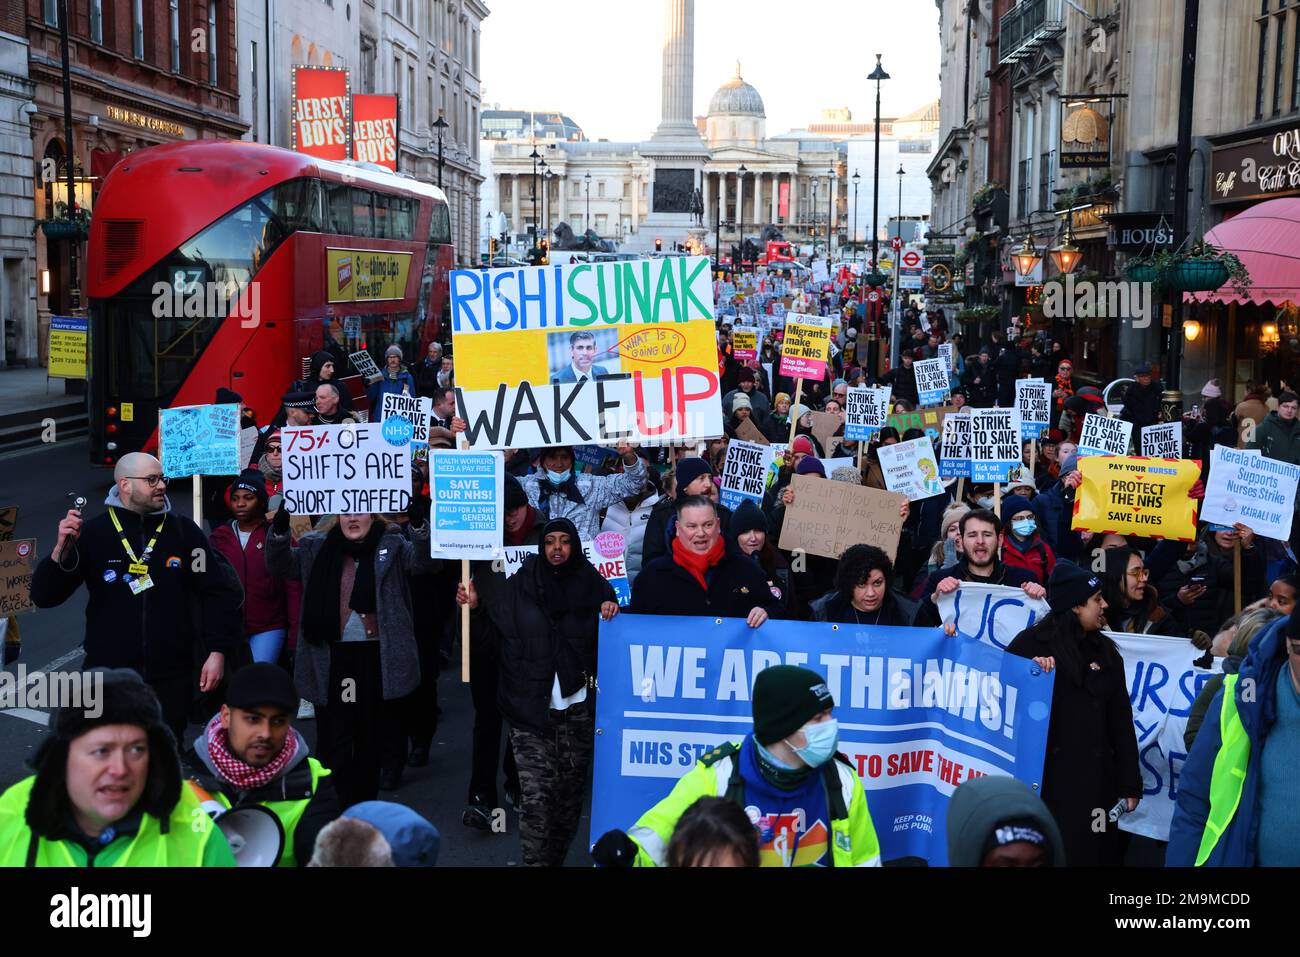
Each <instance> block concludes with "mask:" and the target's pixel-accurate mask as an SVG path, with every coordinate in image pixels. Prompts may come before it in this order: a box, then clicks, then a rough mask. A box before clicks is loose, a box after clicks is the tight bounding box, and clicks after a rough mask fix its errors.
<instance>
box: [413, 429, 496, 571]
mask: <svg viewBox="0 0 1300 957" xmlns="http://www.w3.org/2000/svg"><path fill="white" fill-rule="evenodd" d="M504 489H505V458H504V457H503V456H502V455H501V453H500V452H465V451H459V450H434V451H433V452H431V453H430V455H429V494H430V497H431V499H432V508H431V512H430V518H429V521H430V524H431V525H432V529H431V531H430V533H429V544H430V548H431V549H432V554H433V557H434V558H470V559H474V558H488V557H491V556H492V555H495V554H496V553H497V552H498V551H500V550H501V538H502V529H503V527H504V522H503V520H502V518H503V515H502V513H503V511H504V501H505V493H504Z"/></svg>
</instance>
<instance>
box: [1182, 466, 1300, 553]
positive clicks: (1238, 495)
mask: <svg viewBox="0 0 1300 957" xmlns="http://www.w3.org/2000/svg"><path fill="white" fill-rule="evenodd" d="M1297 483H1300V466H1296V465H1288V464H1287V463H1285V462H1279V461H1277V460H1276V459H1270V458H1266V457H1265V456H1264V455H1263V454H1262V453H1260V451H1259V450H1258V449H1252V450H1238V449H1230V448H1225V447H1224V446H1222V445H1216V446H1215V447H1214V448H1213V449H1212V450H1211V451H1210V478H1209V481H1207V482H1206V483H1205V501H1204V503H1203V504H1202V505H1201V521H1203V522H1211V523H1213V524H1215V525H1226V526H1229V527H1231V526H1232V525H1235V524H1236V523H1238V522H1240V523H1241V524H1243V525H1245V526H1247V527H1248V528H1250V530H1251V531H1253V532H1254V533H1255V534H1256V535H1259V536H1262V537H1264V538H1275V539H1278V540H1279V541H1283V542H1285V541H1287V540H1289V539H1290V538H1291V519H1292V516H1293V515H1294V510H1295V496H1296V485H1297Z"/></svg>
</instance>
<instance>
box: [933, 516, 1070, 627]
mask: <svg viewBox="0 0 1300 957" xmlns="http://www.w3.org/2000/svg"><path fill="white" fill-rule="evenodd" d="M958 527H959V528H960V530H961V547H962V558H960V559H959V560H958V561H957V563H956V564H955V565H950V566H949V567H947V568H941V569H939V570H938V571H937V572H934V573H933V574H932V575H930V577H929V578H927V579H926V580H925V584H924V585H922V586H921V590H920V593H921V594H922V595H924V596H926V598H925V600H923V601H922V602H921V605H920V607H919V608H918V609H917V613H916V622H915V624H917V625H920V626H927V625H938V624H943V623H944V622H943V621H942V619H941V617H940V615H939V608H938V606H937V604H936V602H937V601H938V597H939V595H947V594H951V593H952V592H954V591H956V590H957V589H958V588H960V587H961V584H962V582H985V583H987V584H990V585H1013V586H1014V585H1019V586H1020V588H1021V589H1023V591H1024V593H1025V594H1026V595H1028V596H1029V597H1030V598H1042V597H1043V596H1044V595H1045V594H1046V590H1045V589H1044V588H1043V586H1042V585H1041V584H1039V583H1038V582H1036V581H1035V580H1034V576H1033V575H1032V574H1030V573H1029V572H1027V571H1025V570H1024V569H1023V568H1010V567H1008V566H1006V565H1004V564H1003V563H1002V562H1001V561H1000V560H999V559H998V535H999V533H1000V532H1001V531H1002V523H1001V522H1000V521H999V520H998V517H997V516H996V515H994V514H993V513H992V512H990V511H987V510H984V509H978V510H976V511H972V512H968V513H967V514H966V515H964V516H962V518H961V521H960V523H959V525H958ZM947 624H951V622H949V623H947ZM952 633H953V634H955V633H956V632H955V631H953V632H952Z"/></svg>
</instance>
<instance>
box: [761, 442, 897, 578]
mask: <svg viewBox="0 0 1300 957" xmlns="http://www.w3.org/2000/svg"><path fill="white" fill-rule="evenodd" d="M846 461H847V460H846ZM791 488H793V489H794V504H793V505H790V506H787V507H786V510H785V524H784V525H783V526H782V529H781V541H780V547H781V548H782V549H784V550H786V551H794V550H795V549H802V550H803V551H805V552H808V553H809V554H810V555H820V556H822V557H823V558H839V557H840V555H842V554H844V549H846V548H848V547H849V546H850V545H857V544H865V545H875V546H877V547H878V548H881V549H883V550H884V552H885V554H887V555H888V556H889V558H890V560H891V561H892V560H893V559H894V556H895V555H896V554H897V552H898V537H899V535H900V534H902V531H903V520H902V519H901V518H899V517H898V509H899V506H900V505H901V504H902V503H903V502H904V501H905V500H906V499H907V496H906V495H899V494H898V493H896V492H882V491H880V489H874V488H867V487H866V486H865V485H850V484H848V483H847V482H832V481H831V480H829V479H824V478H819V477H818V476H816V475H796V476H794V478H793V479H791Z"/></svg>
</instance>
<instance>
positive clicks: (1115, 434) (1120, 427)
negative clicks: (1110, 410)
mask: <svg viewBox="0 0 1300 957" xmlns="http://www.w3.org/2000/svg"><path fill="white" fill-rule="evenodd" d="M1132 438H1133V423H1132V422H1126V421H1125V420H1124V419H1111V418H1107V417H1106V416H1104V415H1097V414H1096V413H1095V412H1089V413H1088V414H1087V415H1085V416H1084V417H1083V431H1082V432H1081V433H1079V454H1080V455H1128V444H1129V440H1130V439H1132Z"/></svg>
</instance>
